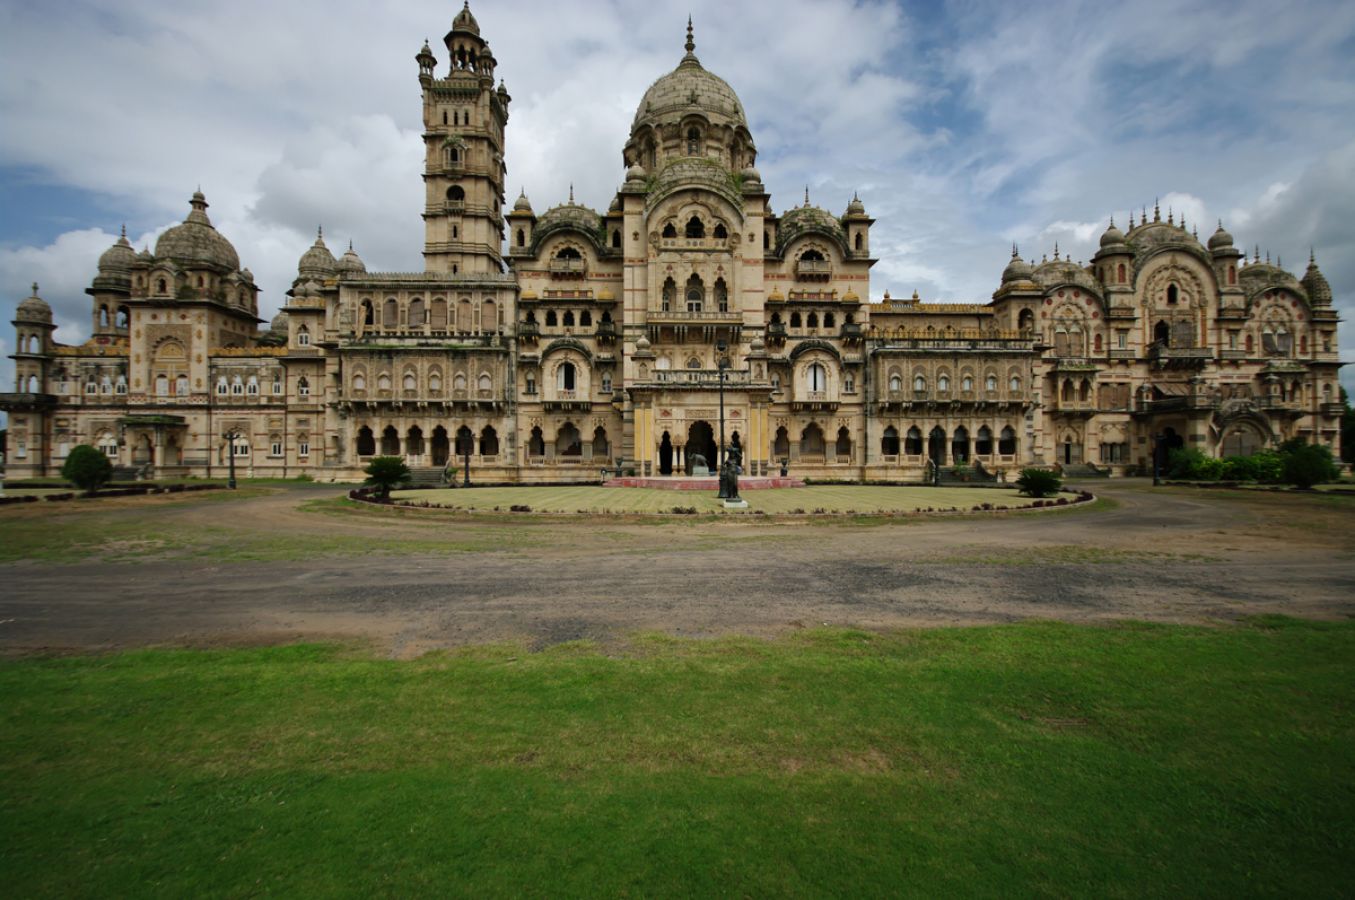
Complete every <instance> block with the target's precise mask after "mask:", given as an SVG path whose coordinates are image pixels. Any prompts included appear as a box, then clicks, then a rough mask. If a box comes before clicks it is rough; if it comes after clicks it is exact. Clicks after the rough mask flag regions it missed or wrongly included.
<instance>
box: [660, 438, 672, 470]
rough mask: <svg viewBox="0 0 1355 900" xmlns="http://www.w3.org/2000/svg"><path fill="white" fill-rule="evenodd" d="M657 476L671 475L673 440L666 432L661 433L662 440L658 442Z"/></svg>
mask: <svg viewBox="0 0 1355 900" xmlns="http://www.w3.org/2000/svg"><path fill="white" fill-rule="evenodd" d="M659 474H660V475H672V474H673V439H672V438H671V437H669V435H668V432H666V431H665V432H664V433H663V440H661V441H659Z"/></svg>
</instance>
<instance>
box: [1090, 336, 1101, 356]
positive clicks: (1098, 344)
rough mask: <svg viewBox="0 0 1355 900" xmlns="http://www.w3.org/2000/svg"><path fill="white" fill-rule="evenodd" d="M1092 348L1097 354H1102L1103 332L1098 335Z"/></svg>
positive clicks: (1093, 341)
mask: <svg viewBox="0 0 1355 900" xmlns="http://www.w3.org/2000/svg"><path fill="white" fill-rule="evenodd" d="M1092 346H1093V347H1094V348H1095V349H1096V352H1097V353H1100V352H1101V332H1099V331H1098V332H1097V333H1096V337H1095V338H1094V339H1093V340H1092Z"/></svg>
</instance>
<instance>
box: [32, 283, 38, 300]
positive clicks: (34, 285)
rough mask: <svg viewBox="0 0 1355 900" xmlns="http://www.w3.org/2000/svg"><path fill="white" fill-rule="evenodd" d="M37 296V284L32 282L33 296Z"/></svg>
mask: <svg viewBox="0 0 1355 900" xmlns="http://www.w3.org/2000/svg"><path fill="white" fill-rule="evenodd" d="M37 295H38V283H37V282H36V281H35V282H33V296H34V297H36V296H37Z"/></svg>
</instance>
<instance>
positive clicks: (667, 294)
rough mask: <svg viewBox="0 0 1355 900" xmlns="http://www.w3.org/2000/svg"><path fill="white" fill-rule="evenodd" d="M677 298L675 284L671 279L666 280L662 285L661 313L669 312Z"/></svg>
mask: <svg viewBox="0 0 1355 900" xmlns="http://www.w3.org/2000/svg"><path fill="white" fill-rule="evenodd" d="M676 297H677V284H676V283H674V281H673V279H671V278H668V279H666V280H665V281H664V283H663V307H662V309H663V311H664V312H670V311H671V310H672V309H673V301H674V300H675V299H676Z"/></svg>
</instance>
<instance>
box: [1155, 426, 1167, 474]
mask: <svg viewBox="0 0 1355 900" xmlns="http://www.w3.org/2000/svg"><path fill="white" fill-rule="evenodd" d="M1165 438H1166V435H1164V434H1162V433H1161V432H1159V433H1158V434H1155V435H1153V487H1157V486H1158V485H1160V484H1162V441H1163V440H1164V439H1165Z"/></svg>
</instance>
